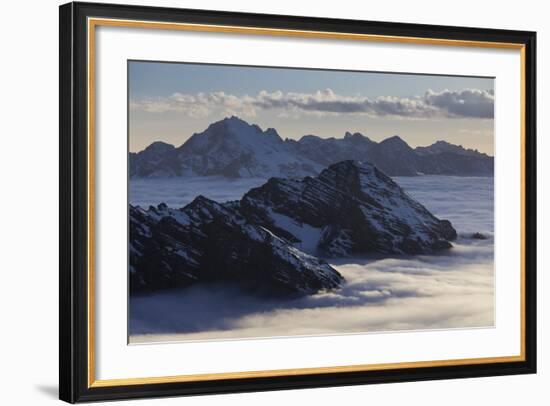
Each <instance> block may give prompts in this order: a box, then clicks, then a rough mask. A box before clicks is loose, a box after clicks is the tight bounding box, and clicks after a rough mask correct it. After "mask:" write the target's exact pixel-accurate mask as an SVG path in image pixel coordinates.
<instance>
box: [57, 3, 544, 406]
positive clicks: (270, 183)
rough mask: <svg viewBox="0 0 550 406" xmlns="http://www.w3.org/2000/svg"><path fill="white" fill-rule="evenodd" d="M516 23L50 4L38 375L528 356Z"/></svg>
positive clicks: (529, 155) (195, 380) (208, 379)
mask: <svg viewBox="0 0 550 406" xmlns="http://www.w3.org/2000/svg"><path fill="white" fill-rule="evenodd" d="M535 40H536V35H535V33H534V32H525V31H508V30H495V29H482V28H461V27H444V26H428V25H415V24H397V23H385V22H372V21H355V20H335V19H319V18H309V17H291V16H280V15H258V14H246V13H232V12H216V11H204V10H183V9H167V8H156V7H141V6H121V5H107V4H93V3H69V4H66V5H63V6H61V7H60V185H61V187H60V235H61V244H60V246H61V249H60V298H59V300H60V398H61V399H62V400H65V401H67V402H80V401H94V400H109V399H122V398H139V397H155V396H175V395H193V394H208V393H229V392H241V391H261V390H274V389H291V388H311V387H322V386H334V385H354V384H370V383H382V382H402V381H413V380H426V379H446V378H463V377H478V376H490V375H506V374H525V373H534V372H535V371H536V341H535V340H536V296H535V295H536V264H535V258H536V255H535V247H536V241H535V239H536V225H535V224H536V222H535V219H536V207H535V205H536V186H535V185H536V172H535V168H536V165H535V112H536V108H535V48H536V47H535Z"/></svg>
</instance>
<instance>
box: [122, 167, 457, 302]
mask: <svg viewBox="0 0 550 406" xmlns="http://www.w3.org/2000/svg"><path fill="white" fill-rule="evenodd" d="M129 214H130V244H129V245H130V287H131V289H132V290H133V291H139V290H152V289H165V288H173V287H178V286H188V285H191V284H193V283H197V282H223V283H229V284H234V285H237V286H240V287H244V288H246V289H248V290H250V291H253V292H255V293H259V294H262V295H270V296H277V295H289V294H291V295H292V294H294V295H303V294H311V293H315V292H318V291H320V290H324V289H334V288H337V287H338V286H340V284H341V283H342V281H343V278H342V276H341V275H340V274H339V273H338V272H337V271H336V270H335V269H333V268H332V267H331V266H330V265H329V264H328V263H327V262H325V261H324V260H323V259H321V258H322V257H343V256H351V255H360V254H368V253H381V254H428V253H432V252H435V251H437V250H440V249H446V248H450V247H451V244H450V242H449V241H451V240H453V239H455V238H456V231H455V230H454V228H453V227H452V226H451V224H450V223H449V222H448V221H446V220H440V219H437V218H436V217H435V216H433V215H432V214H431V213H430V212H429V211H428V210H427V209H426V208H424V207H423V206H422V205H421V204H420V203H418V202H417V201H415V200H414V199H412V198H411V197H410V196H408V195H407V194H406V193H405V192H404V191H403V190H402V189H401V188H400V187H399V186H398V185H397V184H396V183H395V182H394V181H393V180H392V179H391V178H389V177H388V176H386V175H385V174H384V173H382V172H381V171H380V170H379V169H377V168H376V167H375V166H374V165H372V164H369V163H359V162H356V161H343V162H340V163H338V164H334V165H332V166H330V167H329V168H327V169H325V170H323V171H322V172H321V174H320V175H319V176H317V177H306V178H304V179H302V180H294V179H287V178H271V179H270V180H269V181H268V182H267V183H265V184H264V185H263V186H261V187H259V188H255V189H252V190H250V191H249V192H248V193H247V194H246V195H245V196H244V197H243V198H242V199H241V200H240V201H233V202H227V203H223V204H220V203H217V202H215V201H213V200H210V199H207V198H205V197H203V196H198V197H197V198H195V200H193V201H192V202H191V203H190V204H188V205H187V206H185V207H183V208H181V209H172V208H168V207H167V206H166V205H165V204H161V205H159V206H157V207H150V208H149V209H147V210H144V209H142V208H140V207H135V206H130V209H129ZM320 257H321V258H320Z"/></svg>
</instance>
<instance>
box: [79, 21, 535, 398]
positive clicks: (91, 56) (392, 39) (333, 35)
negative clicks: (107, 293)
mask: <svg viewBox="0 0 550 406" xmlns="http://www.w3.org/2000/svg"><path fill="white" fill-rule="evenodd" d="M97 26H110V27H132V28H148V29H161V30H183V31H194V32H217V33H230V34H244V35H266V36H278V37H295V38H296V37H297V38H318V39H335V40H354V41H370V42H386V43H402V44H417V45H433V46H459V47H477V48H496V49H512V50H519V51H520V65H521V73H520V76H521V77H520V83H521V101H520V108H521V113H520V114H521V118H520V121H521V123H520V126H521V128H520V137H521V150H520V154H521V161H520V162H521V186H520V188H521V189H520V191H521V237H520V238H521V248H520V250H521V269H520V340H521V348H520V354H519V355H514V356H503V357H485V358H464V359H452V360H435V361H415V362H396V363H384V364H364V365H346V366H331V367H317V368H296V369H277V370H267V371H243V372H221V373H212V374H191V375H174V376H160V377H146V378H123V379H107V380H96V379H95V334H94V330H95V329H94V326H95V316H94V307H95V296H94V294H95V278H94V269H95V268H94V267H95V262H94V252H95V251H94V241H95V232H94V225H95V218H94V210H95V207H94V191H95V168H94V167H95V149H94V146H95V139H94V137H95V28H96V27H97ZM87 34H88V69H87V71H88V274H87V282H88V309H87V314H88V323H87V325H88V388H101V387H114V386H126V385H143V384H161V383H177V382H193V381H194V382H197V381H214V380H221V379H245V378H267V377H280V376H298V375H313V374H336V373H342V372H362V371H381V370H391V369H397V368H426V367H441V366H458V365H474V364H477V365H479V364H493V363H505V362H522V361H525V359H526V353H525V333H526V326H525V164H526V162H525V141H526V140H525V136H526V133H525V131H526V123H525V45H523V44H518V43H506V42H485V41H463V40H453V39H438V38H422V37H400V36H391V35H373V34H355V33H344V32H326V31H306V30H291V29H274V28H260V27H241V26H228V25H210V24H187V23H166V22H154V21H139V20H120V19H109V18H89V19H88V30H87Z"/></svg>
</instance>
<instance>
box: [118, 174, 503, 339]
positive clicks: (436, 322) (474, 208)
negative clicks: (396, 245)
mask: <svg viewBox="0 0 550 406" xmlns="http://www.w3.org/2000/svg"><path fill="white" fill-rule="evenodd" d="M396 181H397V182H398V183H399V184H400V185H401V186H402V187H404V189H405V190H406V191H407V192H408V193H409V194H411V195H412V196H413V197H414V198H416V199H417V200H418V201H420V202H421V203H422V204H424V205H425V206H426V207H427V208H428V209H429V210H431V211H432V212H433V213H434V214H435V215H436V216H438V217H440V218H446V219H449V220H450V221H451V222H452V223H453V225H454V226H455V228H456V229H457V231H458V233H459V238H458V239H457V241H456V242H454V243H453V245H454V247H453V248H452V249H451V250H449V251H446V252H443V253H441V254H439V255H433V256H409V257H403V256H401V257H392V258H376V257H369V258H346V259H341V260H338V261H330V262H331V264H332V265H333V266H334V267H335V268H336V269H338V271H340V272H341V273H342V275H343V276H344V277H345V278H346V283H345V285H344V286H343V287H342V289H340V290H338V291H335V292H324V293H319V294H316V295H313V296H307V297H302V298H296V299H292V300H286V301H281V300H274V299H272V300H266V299H260V298H257V297H253V296H250V295H246V294H243V293H242V292H239V291H238V290H237V289H236V288H230V287H227V286H209V287H204V286H197V287H191V288H188V289H180V290H174V291H169V292H163V293H157V294H154V295H144V296H134V297H131V298H130V312H129V313H130V319H129V329H130V342H132V343H139V342H158V341H182V340H203V339H228V338H244V337H275V336H293V335H321V334H342V333H358V332H380V331H395V330H422V329H449V328H471V327H490V326H493V324H494V273H493V263H494V262H493V246H494V242H493V227H494V223H493V212H494V210H493V179H492V178H465V177H449V176H423V177H411V178H396ZM174 182H175V181H174ZM212 182H214V181H212ZM168 183H170V181H168ZM260 183H261V182H260ZM189 185H191V184H189ZM210 186H211V187H213V186H214V184H213V183H211V184H210ZM220 186H221V185H218V188H216V189H211V188H206V189H207V190H204V192H205V193H209V192H211V194H210V195H208V194H207V196H208V197H211V198H215V199H216V200H219V201H224V200H232V199H236V198H239V197H240V196H237V195H238V194H242V193H244V192H243V191H239V190H237V188H236V187H235V186H236V185H233V186H234V187H233V188H232V189H231V191H229V190H226V188H221V189H224V190H226V191H223V190H220ZM242 186H243V190H244V186H248V185H242ZM180 187H181V185H180ZM166 188H167V186H166V183H164V185H163V191H158V192H155V193H156V195H157V196H159V197H160V196H162V195H164V194H165V193H166V192H167V191H166ZM131 190H137V189H131ZM246 190H248V189H246ZM169 193H170V192H168V194H169ZM182 193H183V192H182ZM196 194H198V192H197V189H191V190H190V191H189V195H190V196H191V195H196ZM214 194H216V195H217V196H219V197H218V198H216V197H215V196H214ZM147 195H148V196H149V197H151V196H152V195H151V189H148V191H147ZM224 196H225V197H224ZM135 197H137V196H133V197H132V199H134V198H135ZM136 200H137V199H136ZM183 200H185V199H182V200H181V202H182V203H184V201H183ZM148 203H155V204H156V203H158V202H154V201H148ZM179 204H180V203H179V202H178V205H179ZM473 232H481V233H483V234H484V235H486V236H487V237H488V238H487V239H486V240H477V239H472V238H471V234H472V233H473Z"/></svg>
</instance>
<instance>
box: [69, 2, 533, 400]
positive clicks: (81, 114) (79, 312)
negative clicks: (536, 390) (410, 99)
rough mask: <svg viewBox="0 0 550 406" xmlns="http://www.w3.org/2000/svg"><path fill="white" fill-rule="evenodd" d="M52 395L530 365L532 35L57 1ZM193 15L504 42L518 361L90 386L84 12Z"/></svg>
mask: <svg viewBox="0 0 550 406" xmlns="http://www.w3.org/2000/svg"><path fill="white" fill-rule="evenodd" d="M59 13H60V14H59V16H60V33H59V50H60V61H59V62H60V71H59V74H60V76H59V80H60V87H59V92H60V105H59V125H60V161H59V169H60V171H59V181H60V196H59V198H60V206H59V210H60V211H59V215H60V224H59V227H60V252H59V259H60V269H59V272H60V274H59V275H60V276H59V317H60V326H59V336H60V340H59V354H60V356H59V371H60V372H59V397H60V399H62V400H64V401H67V402H71V403H74V402H83V401H98V400H113V399H127V398H145V397H160V396H179V395H195V394H213V393H235V392H247V391H266V390H278V389H297V388H313V387H326V386H343V385H358V384H372V383H388V382H404V381H423V380H432V379H449V378H466V377H482V376H497V375H512V374H528V373H535V372H536V142H535V136H536V33H535V32H528V31H510V30H497V29H481V28H464V27H450V26H449V27H446V26H436V25H420V24H403V23H389V22H373V21H357V20H343V19H326V18H310V17H295V16H283V15H262V14H248V13H235V12H218V11H206V10H189V9H174V8H159V7H143V6H125V5H112V4H94V3H78V2H77V3H68V4H65V5H62V6H60V9H59ZM89 17H96V18H115V19H130V20H140V21H162V22H174V23H195V24H211V25H226V26H240V27H260V28H269V29H287V30H288V29H291V30H301V31H322V32H329V33H331V32H334V33H341V32H344V33H352V34H369V35H380V36H397V37H414V38H425V39H444V40H453V41H483V42H487V43H511V44H518V45H521V46H522V47H523V52H524V53H525V54H524V58H525V64H524V78H525V80H524V89H523V90H524V133H525V134H524V135H525V136H524V148H525V158H524V168H523V169H524V175H525V176H524V181H525V184H524V193H525V196H524V197H523V198H524V205H525V206H524V218H523V219H522V220H523V224H524V229H525V239H524V264H523V266H524V268H525V278H524V309H525V317H524V337H525V341H524V350H525V351H524V359H523V360H520V361H514V362H495V363H481V364H480V363H477V364H471V365H450V366H428V367H415V368H399V369H391V370H371V371H359V372H357V371H355V372H337V373H317V374H316V373H310V374H307V375H287V376H272V377H254V378H237V379H236V378H233V379H217V380H208V381H191V382H160V383H146V384H132V385H117V386H97V387H95V386H93V385H90V382H89V376H88V370H89V362H90V359H89V352H88V338H89V337H88V334H89V329H88V326H89V324H88V322H89V320H88V316H89V314H88V311H87V307H88V300H89V297H88V295H89V292H90V291H89V286H88V279H87V266H88V259H89V258H88V244H87V239H88V217H87V210H88V205H89V193H88V188H87V181H88V178H87V165H88V162H87V159H88V158H87V157H88V151H87V138H86V137H87V125H88V108H87V100H88V93H87V92H88V90H87V89H88V88H87V66H88V65H87V62H88V60H87V59H88V55H87V52H86V50H87V35H88V33H87V19H88V18H89Z"/></svg>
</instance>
